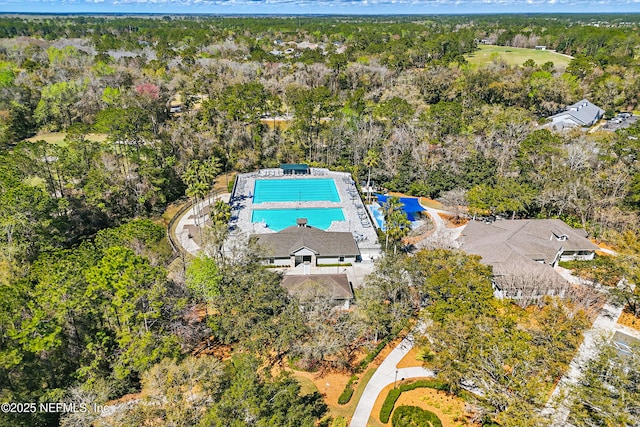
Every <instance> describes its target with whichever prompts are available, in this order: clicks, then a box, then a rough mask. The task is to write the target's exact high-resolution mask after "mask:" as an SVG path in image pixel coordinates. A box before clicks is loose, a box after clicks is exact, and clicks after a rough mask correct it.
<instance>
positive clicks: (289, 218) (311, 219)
mask: <svg viewBox="0 0 640 427" xmlns="http://www.w3.org/2000/svg"><path fill="white" fill-rule="evenodd" d="M298 218H306V219H307V223H308V224H309V225H310V226H312V227H316V228H321V229H323V230H327V229H328V228H329V227H330V226H331V222H332V221H344V212H342V209H340V208H300V209H254V210H253V213H252V214H251V222H262V221H264V222H265V223H266V224H267V226H268V227H269V228H270V229H272V230H274V231H280V230H282V229H284V228H287V227H291V226H292V225H296V219H298Z"/></svg>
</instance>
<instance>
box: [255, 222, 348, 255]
mask: <svg viewBox="0 0 640 427" xmlns="http://www.w3.org/2000/svg"><path fill="white" fill-rule="evenodd" d="M252 237H255V238H256V239H257V242H258V245H260V246H262V247H263V248H265V250H266V251H267V254H268V255H269V256H273V257H277V258H283V257H288V256H291V255H293V253H294V252H296V251H298V250H299V249H301V248H308V249H310V250H312V251H313V252H315V253H316V255H317V256H323V257H324V256H358V255H360V250H359V249H358V245H357V244H356V241H355V240H354V239H353V235H352V234H351V233H348V232H330V231H324V230H320V229H319V228H315V227H297V226H293V227H288V228H285V229H283V230H280V231H279V232H277V233H272V234H255V235H253V236H252Z"/></svg>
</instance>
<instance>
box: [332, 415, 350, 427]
mask: <svg viewBox="0 0 640 427" xmlns="http://www.w3.org/2000/svg"><path fill="white" fill-rule="evenodd" d="M331 427H347V420H346V418H345V417H337V418H336V419H334V420H333V422H332V423H331Z"/></svg>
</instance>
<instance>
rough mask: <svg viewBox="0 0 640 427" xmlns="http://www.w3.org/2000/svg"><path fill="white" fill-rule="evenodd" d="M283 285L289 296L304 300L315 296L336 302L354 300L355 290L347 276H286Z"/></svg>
mask: <svg viewBox="0 0 640 427" xmlns="http://www.w3.org/2000/svg"><path fill="white" fill-rule="evenodd" d="M281 284H282V286H283V287H284V288H285V289H286V290H287V291H288V292H289V294H292V295H296V296H298V297H300V298H302V299H305V298H312V297H315V296H324V297H330V298H332V299H335V300H346V299H353V289H352V288H351V284H350V283H349V279H348V278H347V275H346V274H307V275H304V276H295V275H291V276H284V277H283V278H282V282H281Z"/></svg>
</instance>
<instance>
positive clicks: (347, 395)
mask: <svg viewBox="0 0 640 427" xmlns="http://www.w3.org/2000/svg"><path fill="white" fill-rule="evenodd" d="M351 396H353V388H352V387H351V386H350V385H347V386H345V388H344V390H342V393H341V394H340V397H338V403H339V404H340V405H346V404H347V403H349V401H350V400H351Z"/></svg>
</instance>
